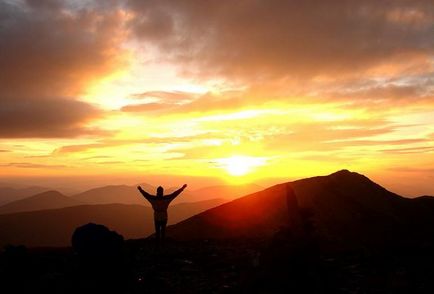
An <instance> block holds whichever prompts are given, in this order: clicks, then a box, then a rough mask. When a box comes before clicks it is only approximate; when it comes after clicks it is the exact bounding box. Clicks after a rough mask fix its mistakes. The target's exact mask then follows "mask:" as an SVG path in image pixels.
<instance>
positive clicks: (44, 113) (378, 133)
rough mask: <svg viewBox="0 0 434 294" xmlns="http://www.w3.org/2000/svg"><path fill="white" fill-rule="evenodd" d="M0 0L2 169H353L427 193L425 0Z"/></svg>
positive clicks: (271, 174) (15, 173) (234, 176)
mask: <svg viewBox="0 0 434 294" xmlns="http://www.w3.org/2000/svg"><path fill="white" fill-rule="evenodd" d="M1 11H2V12H1V14H0V17H1V18H0V22H1V24H2V25H1V27H0V38H1V40H2V44H1V45H0V52H1V55H0V63H1V64H3V66H2V67H1V69H0V70H1V80H0V91H1V92H0V93H1V98H0V99H1V100H0V103H1V104H0V166H1V169H0V181H7V180H8V179H9V180H10V179H12V181H18V182H19V181H20V179H37V178H52V182H53V183H55V182H56V179H57V178H62V177H63V178H70V177H72V178H79V177H83V178H100V177H104V176H105V177H107V181H111V180H112V179H114V178H116V177H119V176H122V177H125V178H128V176H131V178H134V179H138V178H139V177H142V178H143V181H146V178H147V177H151V176H158V177H162V176H164V177H167V179H173V180H175V179H179V178H181V177H183V176H184V177H194V178H197V179H198V181H197V183H198V186H201V185H200V178H201V177H205V178H210V179H212V180H211V182H215V183H218V182H222V183H227V184H242V183H255V182H263V183H277V182H278V181H280V180H282V181H286V180H294V179H301V178H306V177H311V176H317V175H325V174H330V173H332V172H335V171H337V170H341V169H349V170H352V171H356V172H359V173H362V174H366V175H367V176H369V177H372V178H374V179H375V180H377V181H379V182H381V183H382V184H384V185H385V186H386V187H387V188H389V189H391V190H393V191H395V192H397V193H400V194H403V195H406V196H410V197H414V196H418V195H424V194H427V195H428V194H431V195H432V194H434V185H432V181H433V180H434V173H433V166H434V157H433V153H434V110H433V106H434V103H433V102H434V98H433V97H434V96H433V93H434V92H433V91H434V78H433V70H434V61H433V60H434V59H433V58H434V44H433V41H432V38H429V37H428V36H429V35H430V34H432V33H433V32H434V16H433V10H432V5H430V4H429V1H416V2H408V1H396V2H390V3H389V2H387V3H379V2H376V1H347V2H345V4H343V3H340V2H339V1H333V2H331V3H316V4H312V3H295V2H291V1H290V2H281V3H279V4H276V3H273V2H262V1H259V2H250V1H246V2H240V3H237V4H229V3H226V2H218V3H217V2H215V3H214V2H212V3H207V4H205V3H200V2H196V1H180V2H178V1H177V2H171V1H148V2H142V1H134V0H131V1H109V2H105V1H97V0H95V1H76V2H67V1H2V2H1ZM324 11H328V13H323V12H324ZM319 23H321V26H319V25H318V24H319ZM158 177H157V178H158ZM270 179H271V180H270ZM204 185H206V181H205V182H204ZM204 185H202V186H204Z"/></svg>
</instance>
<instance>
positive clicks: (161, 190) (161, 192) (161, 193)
mask: <svg viewBox="0 0 434 294" xmlns="http://www.w3.org/2000/svg"><path fill="white" fill-rule="evenodd" d="M163 192H164V189H163V187H161V186H159V187H158V188H157V197H163Z"/></svg>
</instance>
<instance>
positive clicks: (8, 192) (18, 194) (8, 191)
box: [0, 186, 50, 205]
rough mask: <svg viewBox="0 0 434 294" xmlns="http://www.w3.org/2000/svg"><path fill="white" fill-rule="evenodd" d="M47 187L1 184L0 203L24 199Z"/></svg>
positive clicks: (46, 189) (45, 189)
mask: <svg viewBox="0 0 434 294" xmlns="http://www.w3.org/2000/svg"><path fill="white" fill-rule="evenodd" d="M48 190H50V189H49V188H45V187H37V186H34V187H27V188H18V187H9V186H3V187H0V205H4V204H6V203H9V202H12V201H16V200H20V199H24V198H26V197H30V196H32V195H35V194H38V193H41V192H44V191H48Z"/></svg>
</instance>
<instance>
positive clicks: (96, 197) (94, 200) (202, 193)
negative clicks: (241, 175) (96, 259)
mask: <svg viewBox="0 0 434 294" xmlns="http://www.w3.org/2000/svg"><path fill="white" fill-rule="evenodd" d="M140 185H141V186H142V188H143V189H144V190H145V191H147V192H149V193H151V194H155V193H156V187H154V186H151V185H148V184H140ZM177 188H179V187H169V188H167V189H165V194H169V193H171V192H173V191H174V190H176V189H177ZM260 189H261V187H260V186H258V185H254V184H249V185H239V186H231V185H220V186H213V187H206V188H202V189H199V190H193V191H191V190H190V189H189V188H187V190H186V191H184V192H183V193H182V194H181V195H180V196H179V197H177V198H176V199H175V200H174V202H173V203H174V204H177V203H184V202H197V201H203V200H209V199H216V198H222V199H227V200H232V199H235V198H237V197H240V196H243V195H246V194H249V193H252V192H256V191H258V190H260ZM71 197H72V198H74V199H76V200H79V201H82V202H84V203H88V204H109V203H122V204H139V205H146V206H149V203H148V202H147V201H145V199H143V197H141V195H140V193H139V192H138V191H137V185H133V186H127V185H110V186H104V187H98V188H94V189H90V190H88V191H85V192H82V193H80V194H76V195H73V196H71Z"/></svg>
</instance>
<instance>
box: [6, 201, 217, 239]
mask: <svg viewBox="0 0 434 294" xmlns="http://www.w3.org/2000/svg"><path fill="white" fill-rule="evenodd" d="M223 202H224V200H222V199H212V200H206V201H201V202H195V203H182V204H177V205H173V206H171V207H170V208H169V223H170V224H173V223H176V222H179V221H181V220H184V219H186V218H188V217H190V216H192V215H194V214H197V213H200V212H202V211H204V210H206V209H209V208H211V207H215V206H217V205H220V204H222V203H223ZM152 215H153V212H152V209H151V208H150V207H145V206H143V205H126V204H100V205H81V206H74V207H67V208H61V209H50V210H39V211H32V212H20V213H13V214H4V215H0V247H2V246H4V245H6V244H23V245H26V246H68V245H70V241H71V235H72V232H73V231H74V229H75V228H76V227H78V226H81V225H83V224H86V223H88V222H95V223H100V224H104V225H106V226H107V227H109V228H110V229H112V230H116V231H117V232H118V233H120V234H122V235H123V236H124V237H125V238H127V239H128V238H141V237H144V236H147V235H149V234H151V233H152V232H153V228H154V224H153V216H152Z"/></svg>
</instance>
